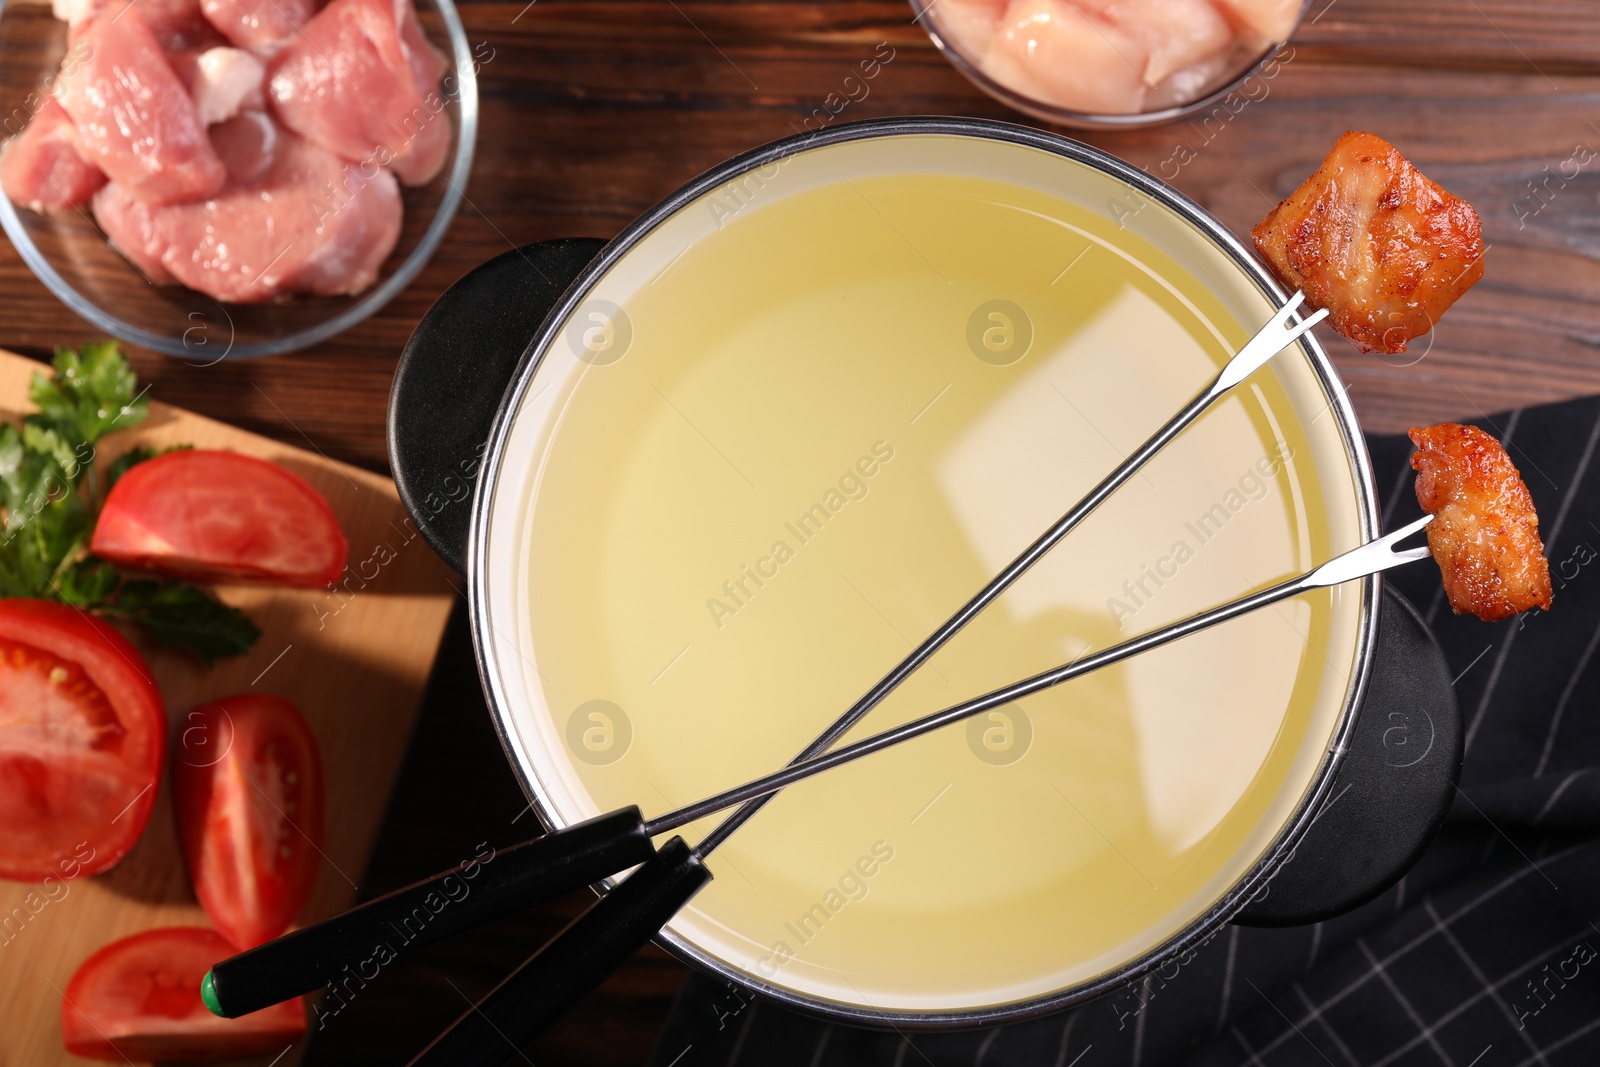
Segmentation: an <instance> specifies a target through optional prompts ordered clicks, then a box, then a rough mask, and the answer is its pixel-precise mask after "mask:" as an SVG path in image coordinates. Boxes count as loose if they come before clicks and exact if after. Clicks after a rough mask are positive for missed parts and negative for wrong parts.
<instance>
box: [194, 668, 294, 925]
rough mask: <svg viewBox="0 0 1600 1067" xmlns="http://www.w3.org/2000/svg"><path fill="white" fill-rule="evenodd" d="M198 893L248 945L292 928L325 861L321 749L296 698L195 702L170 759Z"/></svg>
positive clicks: (214, 916) (213, 917)
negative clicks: (291, 700) (202, 703)
mask: <svg viewBox="0 0 1600 1067" xmlns="http://www.w3.org/2000/svg"><path fill="white" fill-rule="evenodd" d="M172 788H173V797H174V799H175V801H176V804H177V809H178V834H179V837H180V838H181V839H182V841H183V851H184V855H185V856H186V857H187V859H188V863H189V878H190V880H191V881H192V882H193V883H194V890H195V895H196V896H197V897H199V898H200V906H201V907H203V908H205V910H206V914H207V915H208V916H210V917H211V921H212V922H214V923H216V924H217V929H218V930H220V931H221V932H222V935H223V936H224V937H226V938H227V939H228V940H229V941H230V942H232V943H233V945H234V947H235V948H238V949H240V950H241V951H242V950H244V949H247V948H254V947H255V946H256V945H259V944H261V943H262V942H263V941H270V940H271V939H272V938H274V937H277V936H278V935H279V934H281V933H283V932H284V931H285V930H287V929H288V928H289V924H290V923H292V922H294V917H295V916H296V915H298V914H299V912H300V909H301V908H302V907H304V906H305V902H306V897H307V896H309V895H310V893H311V883H312V882H313V881H314V880H315V878H316V874H317V868H318V866H319V865H320V862H321V859H322V852H321V849H322V829H323V826H322V824H323V785H322V757H321V755H320V754H319V753H318V751H317V742H316V738H315V737H313V736H312V733H311V728H310V727H309V726H307V725H306V720H305V718H304V717H303V716H301V714H300V712H299V711H297V710H296V709H295V706H294V705H293V704H291V703H289V702H288V701H287V700H283V699H281V698H279V697H275V696H265V695H260V696H236V697H228V698H227V699H225V700H219V701H217V702H215V703H213V704H205V705H202V706H201V707H198V708H195V709H194V710H193V711H191V712H190V713H189V716H188V718H187V719H186V720H185V721H184V722H183V723H182V724H181V726H180V729H179V734H178V740H177V749H176V751H175V752H174V754H173V762H172Z"/></svg>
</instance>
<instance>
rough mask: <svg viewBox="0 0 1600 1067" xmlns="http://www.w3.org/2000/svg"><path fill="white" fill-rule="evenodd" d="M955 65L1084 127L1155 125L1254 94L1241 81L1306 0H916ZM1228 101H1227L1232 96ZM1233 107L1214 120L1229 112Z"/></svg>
mask: <svg viewBox="0 0 1600 1067" xmlns="http://www.w3.org/2000/svg"><path fill="white" fill-rule="evenodd" d="M911 7H912V9H913V10H915V11H916V13H917V16H916V21H917V22H919V23H921V25H922V28H923V29H925V30H926V31H927V32H928V36H929V37H931V38H932V39H933V43H934V44H935V45H937V46H938V47H939V49H940V50H941V51H942V52H943V53H944V54H945V57H946V58H947V59H949V60H950V62H951V63H952V64H954V66H955V67H956V69H957V70H959V71H961V73H963V74H965V75H966V76H967V78H968V79H969V80H970V81H971V82H972V83H973V84H974V85H976V86H977V87H978V88H980V89H982V90H983V91H984V92H986V93H988V94H989V95H990V96H992V97H994V98H995V99H996V100H999V101H1000V102H1001V103H1003V104H1005V105H1006V106H1008V107H1011V108H1015V109H1016V110H1018V111H1021V112H1023V113H1024V114H1028V115H1032V116H1033V117H1035V118H1038V119H1042V120H1044V121H1046V122H1053V123H1056V124H1058V125H1062V126H1073V127H1077V128H1079V129H1105V128H1111V129H1118V128H1120V129H1128V128H1133V127H1140V126H1154V125H1157V124H1159V123H1163V122H1171V121H1173V120H1175V119H1180V118H1184V117H1186V116H1189V115H1196V114H1199V113H1200V112H1202V111H1207V110H1209V109H1215V108H1220V107H1224V106H1227V105H1225V103H1224V101H1225V100H1226V98H1228V97H1229V95H1230V94H1232V93H1235V92H1236V91H1237V92H1239V94H1240V95H1239V97H1238V99H1239V100H1241V101H1249V100H1251V99H1258V98H1259V96H1260V95H1262V93H1261V91H1259V90H1257V91H1255V92H1252V91H1251V90H1250V86H1249V85H1248V82H1249V81H1250V79H1251V77H1252V75H1256V74H1257V72H1260V74H1259V76H1260V77H1262V78H1270V77H1271V76H1272V75H1273V74H1275V71H1274V70H1273V69H1272V67H1271V66H1270V64H1271V63H1272V62H1273V60H1274V57H1275V56H1276V54H1277V53H1278V50H1279V49H1280V47H1281V46H1282V45H1283V43H1284V42H1285V41H1287V40H1288V39H1289V38H1290V37H1291V36H1293V34H1294V31H1295V30H1296V28H1298V27H1299V25H1300V22H1301V20H1302V19H1303V18H1304V17H1305V14H1306V11H1307V10H1309V9H1310V7H1311V3H1310V0H911ZM1229 103H1231V101H1229ZM1237 106H1238V105H1236V106H1231V107H1228V109H1227V111H1226V112H1225V114H1224V115H1223V116H1219V121H1221V122H1223V123H1226V122H1227V120H1228V119H1231V118H1232V116H1233V113H1234V112H1235V111H1236V110H1237Z"/></svg>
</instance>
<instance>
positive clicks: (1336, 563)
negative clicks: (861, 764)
mask: <svg viewBox="0 0 1600 1067" xmlns="http://www.w3.org/2000/svg"><path fill="white" fill-rule="evenodd" d="M1432 521H1433V516H1432V515H1424V516H1423V517H1422V518H1421V519H1418V520H1417V521H1416V522H1413V523H1411V524H1410V525H1409V526H1406V527H1404V528H1403V529H1400V530H1396V531H1395V532H1394V533H1392V534H1388V535H1386V536H1384V537H1380V538H1378V539H1377V540H1375V541H1369V542H1367V543H1366V544H1364V545H1362V546H1361V547H1360V548H1357V549H1353V550H1351V551H1349V552H1346V553H1345V554H1343V555H1341V556H1337V557H1335V558H1334V559H1332V560H1330V561H1328V562H1327V563H1324V564H1323V565H1322V566H1320V567H1317V568H1315V569H1314V570H1311V571H1308V572H1306V573H1305V574H1302V575H1300V576H1299V577H1297V578H1291V579H1289V580H1288V581H1285V582H1279V583H1278V584H1277V585H1274V586H1270V587H1268V588H1266V589H1263V590H1261V591H1260V592H1257V593H1252V594H1250V595H1249V596H1246V597H1242V598H1241V599H1239V600H1235V601H1232V602H1231V603H1227V604H1223V605H1222V606H1220V607H1216V608H1212V609H1211V610H1209V611H1203V612H1200V613H1199V614H1197V615H1191V616H1189V617H1188V618H1187V619H1183V620H1182V621H1179V622H1175V623H1173V624H1172V625H1170V626H1166V627H1163V628H1161V629H1159V630H1155V631H1153V632H1151V633H1148V634H1144V635H1142V636H1140V637H1135V638H1132V639H1130V640H1128V641H1124V642H1122V643H1121V644H1119V645H1113V646H1112V647H1110V648H1108V649H1105V650H1103V651H1101V652H1096V653H1094V654H1093V655H1086V656H1082V657H1080V658H1078V659H1076V660H1074V661H1072V662H1071V663H1066V664H1063V665H1062V666H1059V667H1056V668H1054V669H1053V670H1048V671H1045V672H1044V673H1043V674H1036V675H1034V676H1033V677H1031V678H1024V679H1023V680H1022V681H1020V682H1013V683H1012V684H1010V685H1008V686H1004V687H1002V688H1000V689H996V690H994V691H993V692H990V693H985V694H984V695H983V696H980V697H977V698H975V699H972V700H968V701H966V702H964V703H961V704H957V705H955V706H954V707H950V708H946V709H945V710H943V711H938V712H934V713H933V714H932V715H927V716H924V717H923V718H920V719H915V720H913V721H911V722H908V723H906V724H904V725H902V726H897V727H894V728H893V729H889V730H885V731H883V732H882V733H879V734H874V735H873V736H871V737H868V738H865V739H864V740H861V741H857V742H855V743H853V744H849V745H846V746H844V747H843V748H839V749H836V750H834V751H832V752H828V753H825V754H822V755H818V756H814V757H812V758H809V759H805V760H801V761H799V762H796V763H792V764H790V765H789V766H788V767H786V768H784V769H783V770H780V771H776V772H774V773H772V774H769V775H766V776H764V777H762V778H757V779H755V780H753V781H750V782H747V783H745V784H744V785H741V786H736V787H735V788H733V789H728V790H725V791H723V792H721V793H718V794H717V795H715V796H712V797H708V798H707V799H705V800H703V801H700V802H699V803H697V804H691V805H688V806H687V807H683V808H679V809H678V810H677V811H674V812H671V813H669V814H667V815H663V816H661V817H660V818H658V819H654V820H652V821H651V822H650V823H648V824H646V825H647V826H651V827H661V828H662V829H671V828H673V827H677V826H683V825H685V824H687V823H691V822H694V821H695V820H696V819H700V818H703V817H704V816H706V815H709V814H711V813H713V812H716V811H720V810H722V809H724V808H727V807H731V806H732V805H734V804H746V805H748V804H750V803H752V802H755V801H759V800H765V799H770V798H771V797H772V796H773V795H774V794H775V793H777V792H778V791H779V790H781V789H783V788H785V787H786V786H790V785H793V784H794V783H796V782H800V781H803V780H804V779H807V778H810V777H812V776H814V775H817V774H821V773H822V772H823V771H827V770H830V769H832V768H834V767H839V766H843V765H844V764H846V763H851V762H853V761H855V760H858V759H861V758H863V757H865V756H870V755H872V754H873V753H874V752H881V751H883V750H884V749H886V748H893V747H894V746H895V745H899V744H903V743H904V742H906V741H909V740H911V739H912V738H916V737H921V736H923V735H924V734H928V733H932V732H933V731H935V730H939V729H943V728H944V727H946V726H950V725H952V724H954V723H958V722H961V721H963V720H964V719H969V718H971V717H972V716H974V715H979V714H982V713H983V712H985V711H989V710H991V709H993V708H998V707H1000V706H1002V705H1004V704H1009V703H1011V702H1013V701H1015V700H1020V699H1022V698H1023V697H1026V696H1029V695H1031V694H1033V693H1038V692H1042V691H1043V690H1045V689H1050V688H1052V687H1054V686H1058V685H1060V684H1062V683H1063V682H1067V681H1070V680H1071V679H1073V678H1077V677H1080V676H1082V675H1085V674H1088V673H1090V672H1092V671H1097V670H1100V669H1101V668H1103V667H1109V666H1111V665H1112V664H1113V663H1120V662H1121V661H1123V660H1125V659H1129V658H1131V657H1133V656H1137V655H1139V654H1140V653H1142V652H1148V651H1150V650H1151V649H1155V648H1159V647H1161V646H1162V645H1165V644H1168V643H1170V642H1172V641H1176V640H1178V639H1179V638H1181V637H1187V636H1188V635H1189V634H1193V633H1198V632H1199V631H1201V630H1204V629H1207V628H1209V627H1212V626H1215V625H1217V624H1218V623H1222V622H1226V621H1228V620H1229V619H1236V618H1238V617H1239V616H1241V615H1246V614H1248V613H1250V612H1252V611H1257V610H1259V609H1261V608H1264V607H1266V606H1268V605H1269V604H1276V603H1277V602H1279V601H1280V600H1287V599H1289V598H1290V597H1293V596H1298V595H1299V594H1301V593H1306V592H1310V591H1312V590H1316V589H1326V588H1328V587H1330V586H1335V585H1340V584H1342V583H1344V582H1348V581H1353V580H1354V579H1357V578H1365V577H1367V576H1369V575H1373V574H1377V573H1379V572H1381V571H1386V570H1389V569H1390V568H1392V567H1399V566H1402V565H1404V564H1407V563H1411V562H1413V561H1415V560H1419V559H1425V558H1427V557H1428V555H1429V552H1428V548H1427V546H1425V545H1424V546H1421V547H1418V548H1409V549H1398V548H1396V547H1395V546H1396V544H1397V543H1398V542H1400V541H1402V540H1404V539H1406V538H1408V537H1410V536H1412V535H1413V534H1416V533H1418V532H1420V531H1421V530H1422V529H1423V527H1425V526H1427V525H1428V524H1429V523H1430V522H1432ZM634 810H635V811H637V809H634ZM741 810H742V809H741ZM723 839H725V837H724V838H723ZM723 839H719V841H713V842H711V843H710V844H709V846H708V844H707V841H709V840H710V839H709V838H708V839H706V840H703V841H701V843H700V844H699V845H698V846H696V847H695V848H693V849H691V848H689V847H688V846H687V845H686V844H684V841H683V838H681V837H674V838H673V839H672V840H670V841H668V842H667V843H666V844H665V845H663V846H662V848H661V850H660V851H659V852H658V853H656V855H655V856H654V857H652V858H651V859H650V860H649V861H648V862H646V863H645V864H644V865H643V866H641V867H640V868H639V869H638V870H636V871H634V873H633V874H631V875H629V876H628V877H627V878H626V879H624V880H623V881H622V882H621V883H619V884H618V885H617V887H616V888H615V889H613V890H612V891H611V892H610V893H607V894H606V895H605V896H604V897H602V898H600V900H598V901H597V902H595V903H594V904H593V905H591V906H590V907H589V910H588V911H586V912H584V913H583V914H582V915H580V916H578V917H577V918H576V919H574V920H573V921H572V923H571V924H569V925H568V926H567V927H566V929H564V930H562V931H561V933H559V934H557V935H556V937H555V938H554V939H553V940H552V941H551V942H550V943H549V944H547V945H545V946H544V948H542V949H540V950H539V952H538V953H536V954H535V955H534V956H532V957H531V958H530V959H528V960H527V961H526V962H525V963H523V964H522V966H521V967H519V968H518V969H517V970H516V971H513V972H512V973H511V975H510V976H509V977H507V978H506V979H505V980H504V981H502V982H501V983H500V984H499V985H498V986H496V987H495V988H494V989H493V990H492V991H490V993H489V995H488V996H486V997H484V998H483V999H482V1000H480V1001H479V1002H478V1003H477V1004H475V1005H473V1006H472V1007H471V1008H470V1009H469V1010H468V1011H467V1012H466V1013H465V1014H464V1015H462V1016H461V1017H460V1018H458V1019H457V1020H456V1021H455V1022H454V1023H453V1024H451V1027H450V1029H449V1030H446V1031H445V1032H444V1033H443V1034H441V1035H439V1037H437V1038H435V1039H434V1041H433V1042H432V1043H431V1044H430V1045H429V1046H428V1047H427V1048H426V1049H424V1050H423V1051H422V1052H421V1053H420V1054H418V1055H417V1056H416V1057H415V1058H414V1059H412V1061H411V1063H410V1065H409V1067H504V1065H506V1064H510V1063H512V1062H514V1061H515V1060H517V1059H519V1058H521V1055H522V1053H521V1051H520V1049H521V1047H522V1046H523V1045H524V1044H526V1043H527V1042H529V1041H531V1040H532V1039H533V1038H534V1037H536V1036H538V1035H539V1034H540V1033H542V1032H543V1031H544V1029H545V1028H546V1027H548V1026H550V1025H551V1024H552V1023H554V1022H556V1021H557V1020H559V1019H560V1018H561V1017H562V1016H563V1015H564V1014H566V1012H567V1010H568V1009H569V1008H571V1007H572V1006H573V1005H575V1004H576V1003H577V1002H578V1001H579V1000H581V999H583V997H584V996H585V995H587V994H588V993H589V992H590V991H591V990H593V989H594V988H595V987H597V986H598V985H600V983H601V982H603V981H604V980H605V979H606V978H607V977H609V976H610V975H611V973H612V972H613V971H615V970H616V969H617V968H618V967H620V966H621V965H622V964H623V962H624V961H626V960H627V959H628V957H630V956H632V955H633V953H635V952H636V951H638V950H639V949H640V948H642V947H644V945H645V944H646V943H648V942H649V940H650V939H651V938H652V937H654V936H655V935H656V934H657V933H659V932H660V930H661V928H662V927H663V926H665V925H666V924H667V922H668V921H670V920H671V918H672V916H673V915H675V914H677V912H678V910H679V909H680V908H682V907H683V906H684V905H685V904H687V903H688V902H689V900H690V899H691V898H693V897H694V895H695V894H696V893H698V892H699V891H700V890H701V889H702V888H703V887H704V886H705V884H706V883H707V882H709V881H711V871H710V870H709V869H708V868H707V867H706V866H705V862H704V860H705V856H706V855H707V854H708V853H710V852H711V851H712V849H714V848H715V847H716V845H717V844H718V843H720V840H723ZM227 965H228V964H227V963H223V964H219V965H218V968H219V969H220V968H223V967H226V966H227ZM218 978H219V981H220V978H221V976H220V975H219V976H218Z"/></svg>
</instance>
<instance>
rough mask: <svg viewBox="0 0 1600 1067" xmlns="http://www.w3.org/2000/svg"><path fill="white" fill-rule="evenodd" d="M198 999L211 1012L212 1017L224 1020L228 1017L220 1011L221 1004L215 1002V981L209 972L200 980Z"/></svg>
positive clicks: (214, 977)
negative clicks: (218, 1016)
mask: <svg viewBox="0 0 1600 1067" xmlns="http://www.w3.org/2000/svg"><path fill="white" fill-rule="evenodd" d="M200 999H201V1000H202V1001H203V1002H204V1003H205V1006H206V1007H207V1008H209V1009H210V1010H211V1014H212V1015H220V1016H222V1018H224V1019H226V1018H227V1017H228V1016H227V1015H226V1013H224V1012H223V1010H222V1004H221V1002H219V1001H218V1000H217V979H216V976H215V975H214V974H213V973H212V972H210V971H207V972H206V976H205V977H204V978H202V979H200Z"/></svg>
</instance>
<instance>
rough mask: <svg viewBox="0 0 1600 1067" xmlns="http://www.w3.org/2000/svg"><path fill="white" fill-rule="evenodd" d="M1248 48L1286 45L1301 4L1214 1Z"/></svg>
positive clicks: (1289, 1) (1289, 0) (1297, 0)
mask: <svg viewBox="0 0 1600 1067" xmlns="http://www.w3.org/2000/svg"><path fill="white" fill-rule="evenodd" d="M1216 2H1217V6H1218V7H1220V8H1221V9H1222V13H1223V14H1224V15H1226V16H1228V18H1229V19H1230V20H1231V21H1232V22H1233V23H1234V24H1235V25H1236V26H1238V27H1239V29H1240V30H1241V31H1242V33H1243V35H1244V36H1245V37H1246V38H1247V39H1248V40H1249V43H1251V44H1258V45H1269V44H1278V43H1279V42H1281V41H1287V40H1288V39H1289V35H1290V34H1291V33H1293V32H1294V25H1295V23H1296V22H1297V21H1298V20H1299V18H1300V9H1301V7H1302V6H1303V5H1302V2H1301V0H1216Z"/></svg>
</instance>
